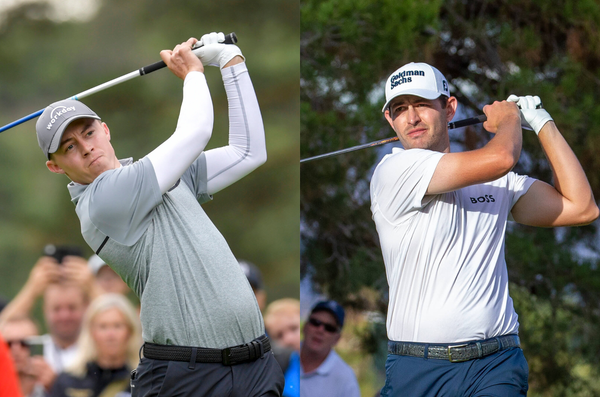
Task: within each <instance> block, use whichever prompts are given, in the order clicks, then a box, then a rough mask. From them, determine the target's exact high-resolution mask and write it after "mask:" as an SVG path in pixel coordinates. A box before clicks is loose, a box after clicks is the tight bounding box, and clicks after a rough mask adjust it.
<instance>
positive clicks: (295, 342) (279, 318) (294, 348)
mask: <svg viewBox="0 0 600 397" xmlns="http://www.w3.org/2000/svg"><path fill="white" fill-rule="evenodd" d="M264 319H265V328H266V331H267V334H268V335H269V337H270V338H271V340H272V341H273V345H274V347H273V351H274V353H275V358H276V359H277V362H278V363H279V365H280V366H281V369H282V370H283V373H284V376H285V388H284V390H283V396H284V397H297V396H299V395H300V355H299V352H300V301H299V300H297V299H292V298H283V299H279V300H276V301H273V302H271V303H270V304H269V306H268V307H267V310H266V311H265V315H264Z"/></svg>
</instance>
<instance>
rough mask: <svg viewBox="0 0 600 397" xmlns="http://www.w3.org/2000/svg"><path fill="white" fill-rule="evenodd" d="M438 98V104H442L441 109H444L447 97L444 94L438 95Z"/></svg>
mask: <svg viewBox="0 0 600 397" xmlns="http://www.w3.org/2000/svg"><path fill="white" fill-rule="evenodd" d="M438 99H439V100H440V105H442V109H446V106H447V105H448V97H447V96H446V95H440V96H439V97H438Z"/></svg>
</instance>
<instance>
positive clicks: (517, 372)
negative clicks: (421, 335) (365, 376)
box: [381, 347, 529, 397]
mask: <svg viewBox="0 0 600 397" xmlns="http://www.w3.org/2000/svg"><path fill="white" fill-rule="evenodd" d="M528 375H529V367H528V366H527V360H525V356H524V355H523V350H521V348H519V347H513V348H510V349H506V350H501V351H499V352H496V353H494V354H491V355H489V356H487V357H483V358H478V359H474V360H469V361H464V362H460V363H452V362H450V361H446V360H437V359H425V358H419V357H410V356H399V355H394V354H389V355H388V358H387V361H386V363H385V378H386V380H385V386H384V387H383V389H381V397H399V396H409V397H451V396H461V397H462V396H471V397H475V396H476V397H483V396H498V397H512V396H526V395H527V389H528V384H527V377H528Z"/></svg>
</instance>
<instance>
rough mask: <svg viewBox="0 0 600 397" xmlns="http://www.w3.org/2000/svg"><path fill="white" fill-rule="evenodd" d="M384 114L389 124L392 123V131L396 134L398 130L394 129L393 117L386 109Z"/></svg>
mask: <svg viewBox="0 0 600 397" xmlns="http://www.w3.org/2000/svg"><path fill="white" fill-rule="evenodd" d="M384 114H385V119H386V120H387V122H388V123H390V127H392V129H393V130H394V132H395V131H396V128H395V127H394V120H393V119H392V116H391V115H390V110H389V109H386V110H385V113H384Z"/></svg>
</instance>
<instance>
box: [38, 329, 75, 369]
mask: <svg viewBox="0 0 600 397" xmlns="http://www.w3.org/2000/svg"><path fill="white" fill-rule="evenodd" d="M43 338H44V360H46V362H47V363H48V364H49V365H50V367H52V370H53V371H54V372H55V373H56V374H60V373H61V372H63V371H64V370H65V368H67V367H68V366H69V365H71V363H72V362H73V360H74V359H75V355H76V354H77V343H75V344H73V345H71V346H69V347H67V348H66V349H61V348H60V346H57V345H56V344H55V343H54V341H53V340H52V337H51V336H50V335H49V334H46V335H44V336H43Z"/></svg>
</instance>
